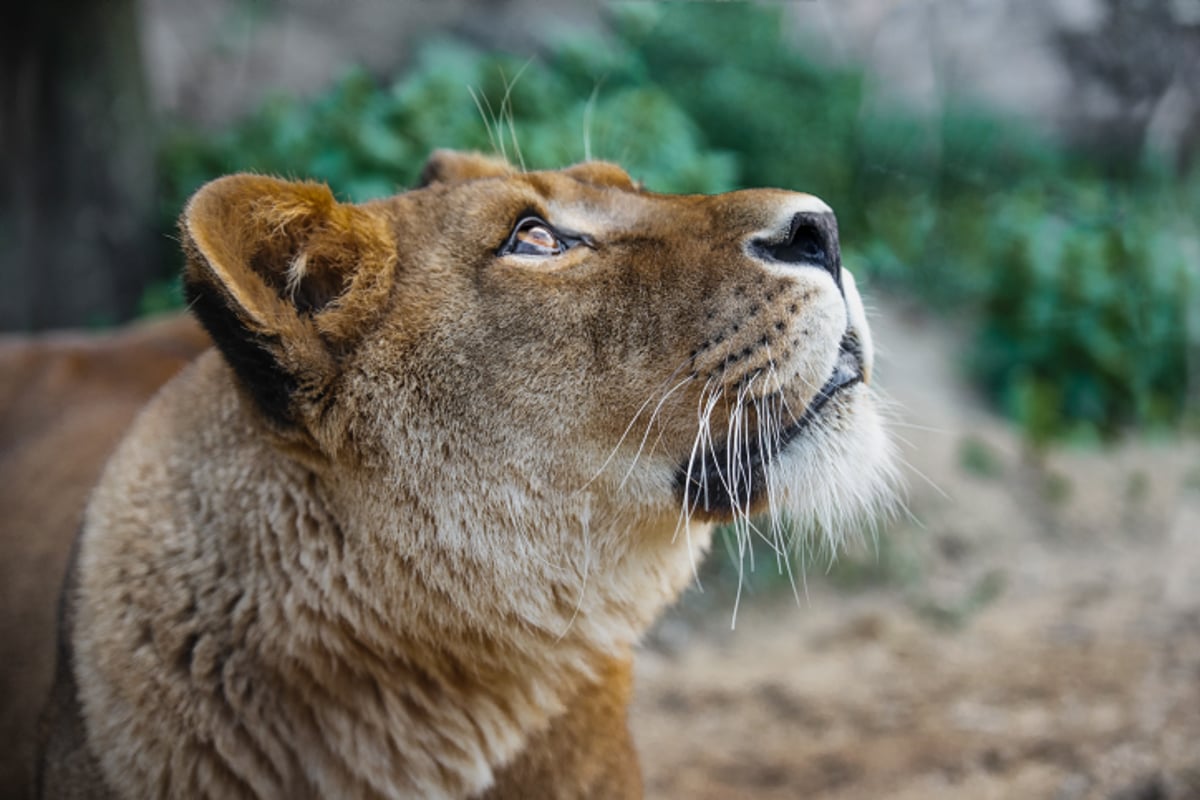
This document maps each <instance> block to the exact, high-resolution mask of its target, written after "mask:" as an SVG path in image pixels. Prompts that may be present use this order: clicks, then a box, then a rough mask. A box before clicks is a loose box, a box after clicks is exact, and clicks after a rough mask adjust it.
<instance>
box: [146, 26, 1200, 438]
mask: <svg viewBox="0 0 1200 800" xmlns="http://www.w3.org/2000/svg"><path fill="white" fill-rule="evenodd" d="M781 22H782V12H781V10H780V9H779V8H771V7H769V6H766V7H760V6H748V5H743V4H725V3H703V4H691V3H679V4H631V5H630V6H628V7H618V8H617V9H616V10H615V11H614V13H613V18H612V24H611V27H610V29H609V31H608V32H607V33H606V34H605V35H604V36H603V37H593V38H591V39H580V40H575V41H567V42H563V43H561V44H560V45H558V46H557V47H556V48H555V49H554V50H553V51H552V52H549V53H547V54H545V55H544V56H543V57H542V58H540V59H536V60H529V61H526V60H522V59H517V58H513V57H511V56H506V55H497V54H489V53H482V52H478V51H476V50H473V49H470V48H468V47H466V46H465V45H461V44H457V43H453V42H434V43H431V44H429V45H428V46H427V47H426V48H425V49H424V51H423V52H422V54H421V55H420V57H419V58H418V59H417V61H416V63H415V64H414V65H413V67H412V69H411V71H410V72H409V73H408V74H407V75H405V76H403V77H401V78H400V79H399V80H397V81H396V82H394V83H392V84H390V85H389V84H382V85H381V84H380V83H379V82H377V81H376V80H375V79H374V78H372V77H371V76H369V75H367V74H365V73H361V72H358V73H354V74H351V75H349V76H348V77H346V78H345V79H344V80H343V81H342V82H341V83H339V84H338V85H337V86H335V87H334V88H333V89H331V90H330V91H329V92H328V93H326V94H325V95H324V96H322V97H319V98H317V99H315V100H312V101H304V102H299V101H294V100H288V99H277V100H274V101H272V102H269V103H267V104H266V105H265V106H264V107H263V108H262V109H261V110H260V111H259V112H258V113H256V114H254V115H253V116H251V117H250V118H249V119H246V120H244V121H242V122H241V123H239V124H237V125H235V126H234V127H232V128H231V129H229V130H227V131H224V132H222V133H219V134H216V135H211V134H207V133H197V132H189V131H179V132H177V133H176V134H175V135H174V136H172V137H170V138H169V141H168V144H167V145H166V146H165V147H164V149H163V151H162V154H161V156H162V169H161V174H162V175H163V176H164V181H165V187H164V189H165V191H164V210H165V217H170V218H172V219H173V217H174V215H175V214H177V213H178V209H179V208H181V207H182V205H183V203H184V201H185V200H186V198H187V196H188V195H189V194H190V193H191V192H192V191H194V190H195V189H196V188H197V187H198V186H199V185H200V184H201V183H202V182H204V181H205V180H208V179H210V178H212V177H215V176H217V175H221V174H224V173H227V172H231V171H236V170H254V171H259V172H266V173H273V174H278V175H283V176H292V177H306V178H315V179H318V180H322V181H326V182H328V183H329V184H330V186H331V187H332V188H333V189H334V191H335V192H336V193H338V194H339V195H340V196H341V197H343V198H346V199H350V200H356V201H357V200H365V199H368V198H372V197H378V196H382V195H387V194H391V193H394V192H396V191H398V190H399V189H400V187H404V186H408V185H411V183H412V182H413V181H414V179H415V178H416V176H417V174H418V172H419V170H420V167H421V164H422V162H423V160H424V158H425V157H426V156H427V154H428V153H429V152H430V151H431V150H433V149H435V148H438V147H455V148H476V149H481V150H494V149H503V150H504V151H505V152H506V153H507V155H508V157H509V158H510V160H512V161H514V162H516V161H518V160H523V161H524V163H525V165H526V166H527V167H529V168H536V167H558V166H562V165H565V164H568V163H571V162H574V161H578V160H582V159H583V158H584V157H585V155H590V156H591V157H594V158H607V159H611V160H614V161H617V162H619V163H621V164H622V165H623V166H625V167H626V168H627V169H628V170H629V171H630V172H631V173H632V174H633V175H634V177H635V178H638V179H640V180H642V181H644V182H645V184H646V186H647V187H649V188H651V189H654V190H658V191H664V192H719V191H725V190H729V189H733V188H737V187H742V186H781V187H785V188H792V189H800V190H803V191H808V192H812V193H814V194H817V195H820V196H821V197H823V198H824V199H826V200H827V201H829V202H830V203H831V204H832V205H833V206H834V207H835V208H836V209H837V210H838V215H839V220H840V225H841V230H842V236H843V240H844V242H843V248H844V257H845V261H846V263H847V266H848V267H850V268H851V269H852V270H853V271H854V272H855V273H856V275H858V276H860V278H866V279H868V280H872V281H873V282H874V283H875V284H876V285H883V286H886V287H889V288H891V289H895V290H901V291H906V292H910V293H912V294H915V295H917V296H919V297H920V298H922V299H923V300H925V301H926V302H927V303H928V305H929V306H930V307H932V308H934V309H937V310H939V311H941V312H944V313H949V314H955V315H959V316H962V317H963V318H965V319H967V320H969V321H972V322H973V324H975V334H974V338H973V341H972V342H971V343H970V346H969V347H968V348H967V353H966V362H967V363H966V367H967V369H968V370H969V372H970V374H971V375H972V376H973V377H974V378H975V379H976V380H977V381H978V383H979V385H980V386H981V387H983V388H984V390H985V391H986V394H987V396H989V397H990V398H992V399H993V400H994V401H995V403H996V404H997V405H998V406H999V407H1000V408H1001V409H1003V410H1004V411H1005V412H1006V413H1007V414H1009V415H1010V416H1012V417H1013V418H1015V419H1017V420H1019V421H1020V422H1021V423H1022V424H1023V425H1024V427H1025V428H1026V430H1027V431H1028V432H1029V434H1030V435H1031V436H1032V437H1033V438H1034V439H1036V440H1044V439H1047V438H1050V437H1057V436H1063V435H1068V436H1072V437H1076V438H1084V439H1102V438H1107V437H1110V436H1112V435H1114V434H1117V433H1119V432H1120V431H1122V430H1124V429H1126V428H1128V427H1130V426H1142V427H1149V428H1155V427H1160V426H1161V427H1166V426H1175V425H1178V424H1179V423H1180V422H1181V421H1183V420H1184V418H1185V416H1187V415H1188V414H1194V413H1195V398H1190V400H1191V401H1192V406H1191V408H1190V409H1189V408H1188V407H1187V406H1188V402H1189V396H1188V363H1187V361H1188V355H1189V352H1195V349H1196V348H1197V347H1198V346H1200V342H1197V341H1195V340H1194V337H1197V336H1200V332H1198V331H1196V330H1192V331H1191V336H1192V337H1193V340H1192V341H1190V342H1189V339H1188V333H1189V332H1188V330H1187V326H1186V314H1187V312H1188V309H1189V307H1190V308H1191V309H1193V310H1195V309H1196V308H1197V306H1198V305H1200V304H1198V303H1197V299H1196V298H1197V296H1198V293H1200V286H1197V282H1198V281H1197V277H1196V272H1195V267H1196V265H1195V264H1191V263H1190V262H1189V260H1188V259H1189V248H1192V250H1191V252H1192V256H1191V257H1192V258H1194V257H1195V255H1194V252H1195V249H1196V247H1197V244H1196V242H1197V234H1196V229H1195V219H1194V217H1195V213H1196V209H1197V207H1198V204H1200V176H1197V175H1196V174H1193V175H1192V176H1191V177H1190V178H1188V179H1180V178H1178V177H1171V176H1169V175H1167V174H1165V173H1160V172H1158V171H1156V170H1155V169H1154V168H1153V167H1143V166H1138V165H1134V166H1131V165H1128V164H1119V165H1113V164H1107V163H1104V162H1102V161H1100V160H1098V159H1092V158H1089V157H1087V156H1086V155H1080V154H1073V153H1070V152H1067V151H1065V150H1063V149H1062V148H1060V147H1058V146H1056V145H1054V144H1051V143H1050V142H1049V141H1047V140H1045V139H1043V138H1040V137H1039V136H1037V135H1035V134H1033V133H1032V132H1031V131H1030V130H1029V129H1028V128H1027V127H1022V126H1021V125H1018V124H1015V123H1011V122H1008V121H1005V120H1004V119H1002V118H1000V117H998V116H996V115H993V114H989V113H986V112H983V111H980V110H978V109H972V108H968V107H965V106H961V105H959V104H953V105H951V106H949V107H947V108H946V109H944V111H943V113H941V114H940V115H938V116H937V117H936V118H930V117H922V116H920V115H918V114H915V113H910V112H908V111H906V110H905V109H903V108H898V107H893V108H888V107H886V106H884V105H883V104H881V103H879V102H878V101H877V98H878V95H879V93H878V92H871V91H869V88H870V87H869V86H868V81H869V78H868V76H867V74H866V73H865V72H863V71H861V70H857V69H849V68H832V67H829V66H827V65H824V64H817V63H816V62H814V61H812V60H810V59H808V58H806V57H805V56H804V55H803V49H802V48H799V47H796V46H795V43H794V42H789V41H788V39H787V36H786V35H785V32H784V29H783V26H782V24H781ZM484 119H486V120H487V122H486V124H485V123H484V121H483V120H484ZM518 144H519V149H518V147H517V145H518ZM1189 209H1190V211H1189ZM174 296H175V295H172V294H171V293H169V292H163V291H161V290H159V294H158V296H157V299H155V298H151V299H150V301H149V304H148V305H149V307H158V306H160V305H164V304H170V303H171V302H173V299H172V298H173V297H174ZM1193 327H1200V326H1193ZM895 346H902V345H895Z"/></svg>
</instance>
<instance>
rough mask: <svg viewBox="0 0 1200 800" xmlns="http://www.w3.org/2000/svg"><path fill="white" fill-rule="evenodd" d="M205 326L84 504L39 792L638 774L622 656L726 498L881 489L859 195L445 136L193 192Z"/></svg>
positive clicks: (746, 500) (573, 785)
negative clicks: (842, 207) (849, 228)
mask: <svg viewBox="0 0 1200 800" xmlns="http://www.w3.org/2000/svg"><path fill="white" fill-rule="evenodd" d="M181 231H182V240H183V246H184V249H185V251H186V254H187V257H188V264H187V267H186V271H185V287H186V291H187V296H188V298H189V304H190V306H191V308H192V309H193V310H194V312H195V314H196V315H197V316H198V317H199V319H200V320H201V322H202V323H203V324H204V326H205V328H206V329H207V330H208V332H209V333H210V334H211V336H212V338H213V340H214V341H215V343H216V345H217V348H216V350H214V351H211V352H209V353H207V354H205V355H203V356H201V357H200V358H199V359H198V360H197V361H196V362H195V363H194V364H193V365H191V366H190V367H188V368H187V369H185V371H184V372H183V373H181V374H180V375H179V376H178V377H176V378H175V379H173V380H172V381H171V382H170V383H168V384H167V386H166V387H165V388H164V389H163V391H162V392H161V393H160V394H159V395H158V396H157V397H156V398H155V399H154V401H153V402H152V403H151V404H150V405H149V406H148V407H147V408H146V409H145V411H144V412H143V413H142V414H141V415H140V417H139V418H138V420H137V421H136V422H135V424H134V425H133V427H132V429H131V430H130V432H129V433H128V435H127V437H126V438H125V440H124V442H123V443H122V444H121V445H120V446H119V447H118V448H117V451H116V452H115V454H114V455H113V457H112V459H111V460H110V462H109V463H108V465H107V467H106V468H105V471H104V474H103V477H102V478H101V480H100V483H99V485H98V487H97V488H96V490H95V492H94V494H93V496H92V498H91V501H90V503H89V505H88V508H87V510H86V513H85V516H84V521H83V527H82V532H81V535H80V537H79V540H78V543H77V553H76V555H75V557H74V566H73V568H72V569H71V572H70V574H69V577H68V581H67V586H66V588H65V590H64V598H63V613H62V623H61V634H60V635H61V640H62V644H61V650H60V663H59V671H58V678H57V682H56V686H55V689H54V693H53V696H52V698H51V702H50V705H49V707H48V710H47V714H46V721H45V725H46V730H47V739H46V742H45V748H44V755H43V758H42V765H41V776H40V791H41V793H42V795H43V796H45V797H55V798H60V797H68V798H69V797H88V798H95V797H105V798H108V797H121V798H145V797H167V798H180V797H193V796H195V797H201V796H205V797H217V798H226V797H271V798H302V797H328V798H360V797H361V798H366V797H476V796H484V797H513V798H531V797H554V798H568V797H636V796H639V795H640V793H641V784H640V777H639V771H638V766H637V760H636V757H635V754H634V752H633V750H632V747H631V744H630V740H629V735H628V731H627V728H626V722H625V714H626V705H627V702H628V700H629V693H630V664H631V650H632V647H633V645H634V643H635V642H636V641H637V639H638V637H639V635H640V634H641V633H642V632H643V631H645V629H646V628H647V626H648V625H649V624H650V623H651V621H652V620H653V619H654V618H655V616H656V614H658V613H659V611H660V610H661V609H662V608H663V607H664V606H665V605H666V604H668V603H670V602H671V601H672V600H673V599H674V598H675V597H676V596H677V595H678V593H679V592H680V591H681V589H682V588H683V587H684V586H685V585H686V584H687V583H688V581H689V578H690V576H691V575H692V570H693V566H694V564H695V562H696V561H697V559H699V558H700V556H701V555H702V553H703V551H704V550H705V549H706V547H707V546H708V541H709V535H710V531H711V529H712V526H713V524H714V523H716V522H720V521H726V520H735V519H736V520H739V521H740V524H742V525H743V526H746V525H748V524H749V523H748V522H747V520H748V519H749V517H750V515H751V514H754V513H757V512H760V511H769V512H771V513H775V514H778V513H782V512H790V513H792V514H796V515H801V516H813V515H816V516H817V517H818V518H819V519H821V520H823V521H825V522H830V521H833V520H835V519H837V518H841V517H844V516H845V515H847V514H853V513H856V512H857V511H859V510H861V509H862V508H864V506H868V505H870V504H871V503H872V502H874V501H875V500H877V499H879V498H880V497H882V496H883V495H884V493H885V492H886V489H885V485H886V481H885V480H884V477H883V476H884V474H885V472H886V470H887V464H888V461H887V447H886V444H885V439H884V436H883V433H882V430H881V426H880V423H879V421H878V419H877V416H876V412H875V411H874V409H873V406H872V400H871V396H870V393H869V391H868V389H867V387H866V386H865V384H866V382H867V381H868V379H869V378H870V372H871V360H872V355H871V354H872V349H871V338H870V334H869V332H868V329H867V325H866V322H865V320H864V316H863V309H862V304H861V302H860V300H859V297H858V294H857V292H856V290H855V286H854V281H853V279H852V278H851V276H850V275H849V274H848V273H847V272H845V271H844V270H842V268H841V265H840V257H839V250H838V240H837V234H836V226H835V222H834V217H833V214H832V213H831V212H830V210H829V208H828V207H827V206H825V204H824V203H822V202H821V201H819V200H817V199H816V198H814V197H811V196H809V195H804V194H794V193H790V192H784V191H777V190H756V191H741V192H733V193H730V194H725V195H719V196H712V197H709V196H667V195H658V194H654V193H651V192H647V191H644V190H642V189H641V188H640V187H638V186H637V185H636V184H635V183H634V182H633V181H632V180H631V179H630V178H629V176H628V175H626V173H625V172H623V171H622V170H621V169H619V168H618V167H616V166H614V165H612V164H607V163H585V164H581V165H578V166H575V167H571V168H569V169H565V170H562V171H557V172H533V173H520V172H517V171H514V170H513V169H511V168H510V167H509V166H508V165H507V164H504V163H502V162H499V161H497V160H493V159H490V158H485V157H482V156H477V155H469V154H458V153H451V152H438V153H436V154H435V155H434V156H433V157H432V158H431V160H430V162H429V163H428V165H427V166H426V168H425V171H424V174H423V185H422V186H421V187H420V188H418V189H415V190H413V191H410V192H407V193H405V194H401V195H399V196H397V197H393V198H390V199H387V200H381V201H376V202H370V203H365V204H362V205H345V204H339V203H337V202H335V200H334V198H333V197H332V195H331V194H330V192H329V190H328V189H326V188H325V187H323V186H320V185H316V184H312V183H289V182H284V181H280V180H274V179H271V178H265V177H259V176H254V175H236V176H232V177H228V178H223V179H220V180H217V181H214V182H213V183H210V184H208V185H207V186H205V187H204V188H202V189H201V190H200V191H199V192H198V193H197V194H196V195H195V196H194V197H193V198H192V200H191V201H190V203H189V204H188V206H187V208H186V210H185V212H184V214H183V218H182V220H181Z"/></svg>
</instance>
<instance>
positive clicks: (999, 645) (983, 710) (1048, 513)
mask: <svg viewBox="0 0 1200 800" xmlns="http://www.w3.org/2000/svg"><path fill="white" fill-rule="evenodd" d="M874 325H875V328H876V331H877V336H878V337H879V339H880V341H882V342H884V343H891V344H890V347H886V349H885V352H884V353H883V355H882V357H881V364H880V383H881V384H882V385H883V387H884V388H885V389H887V390H888V392H889V394H890V395H891V396H892V397H893V398H894V399H895V400H896V402H897V404H898V405H899V406H900V407H901V409H902V410H900V411H899V412H898V415H899V416H900V418H901V419H900V421H899V422H898V423H897V425H896V427H895V431H896V433H897V434H898V435H900V436H902V437H903V438H904V439H905V440H907V443H906V444H904V445H903V448H902V449H903V453H904V457H905V459H906V460H907V461H908V462H910V463H911V465H912V468H911V469H910V471H909V477H908V482H909V484H910V492H909V497H908V506H909V508H910V509H911V511H912V516H913V519H908V518H905V520H904V521H902V522H900V523H897V524H894V525H892V526H889V527H888V528H887V529H886V530H884V531H883V532H881V534H880V538H879V540H878V543H877V544H875V545H872V544H870V543H869V541H868V542H867V543H866V544H864V545H861V546H859V547H858V548H855V549H853V550H852V551H851V552H849V553H847V554H845V555H844V556H843V558H842V559H841V561H840V562H839V564H838V565H835V566H834V567H833V568H832V569H831V570H829V572H828V574H826V571H825V568H824V565H823V564H817V565H810V566H809V569H808V580H807V583H808V592H807V598H805V597H802V598H801V601H800V603H799V605H797V603H796V601H795V600H794V599H793V597H792V595H791V593H790V592H789V591H787V590H786V589H785V590H783V591H779V590H778V588H777V590H775V591H771V590H769V589H768V588H767V587H765V586H763V587H762V588H760V590H759V591H756V592H754V593H753V594H752V595H750V596H744V597H743V600H742V604H741V610H740V612H739V614H738V618H737V625H736V629H735V630H732V631H731V630H730V620H731V612H732V609H733V597H734V595H733V587H732V586H731V585H730V584H729V582H728V581H727V580H725V581H723V580H722V579H720V578H719V577H716V576H713V577H710V579H709V580H708V581H707V582H706V587H705V591H704V592H693V593H691V594H690V595H689V596H688V597H686V598H685V600H684V602H683V603H681V605H680V607H679V608H678V609H676V610H675V611H674V612H673V613H672V614H671V615H670V616H669V617H668V618H667V619H665V620H664V621H663V622H662V624H661V625H660V626H659V627H658V628H657V629H656V630H655V631H654V633H653V634H652V635H651V636H650V637H649V638H648V640H647V642H646V644H645V646H644V647H643V652H642V653H641V656H640V662H639V666H638V681H639V684H638V697H637V701H636V704H635V708H634V711H633V718H632V724H633V727H634V731H635V735H636V737H637V739H638V743H639V747H640V749H641V752H642V756H643V769H644V771H645V774H646V779H647V794H648V796H650V797H665V798H742V797H745V798H795V797H805V798H822V799H825V798H828V800H834V798H837V800H851V799H852V798H853V799H858V798H863V799H865V798H921V799H922V800H938V799H939V798H1055V799H1061V800H1070V799H1073V798H1111V799H1112V800H1118V799H1119V800H1158V799H1165V798H1200V448H1198V447H1197V444H1196V443H1195V442H1190V443H1189V442H1182V443H1181V442H1158V443H1147V442H1139V443H1129V444H1125V445H1123V446H1121V447H1119V448H1117V449H1116V450H1112V451H1101V450H1089V451H1083V452H1078V451H1058V452H1051V453H1049V454H1044V455H1038V454H1035V453H1032V452H1030V451H1029V450H1028V449H1027V448H1026V447H1025V446H1023V444H1022V443H1021V440H1020V439H1019V437H1018V436H1017V435H1016V434H1015V432H1014V431H1012V430H1011V429H1010V428H1009V427H1007V426H1006V425H1005V424H1004V423H1002V422H1000V421H998V420H996V419H995V418H994V417H992V416H991V415H989V414H987V413H986V412H984V411H982V410H981V409H980V407H979V404H978V402H977V401H976V400H975V399H974V398H972V397H971V396H970V394H969V393H968V392H967V391H966V390H965V389H964V388H963V386H962V385H961V384H960V382H959V381H958V380H957V379H956V376H955V373H954V368H953V365H954V360H955V358H956V355H955V353H954V351H953V350H952V348H951V346H950V342H951V341H953V339H954V337H953V336H952V335H950V336H948V335H947V334H946V331H945V330H944V328H941V327H939V326H934V325H928V324H925V323H923V322H922V321H921V320H920V319H919V318H917V317H914V316H912V315H906V314H905V313H904V312H902V311H898V310H896V309H894V308H893V307H892V306H891V305H890V304H889V305H887V306H885V307H884V310H883V311H881V312H880V313H879V314H878V317H877V318H876V319H875V320H874ZM921 475H923V476H924V477H921ZM935 486H936V488H935ZM723 557H724V556H723V555H722V554H721V553H720V552H717V553H714V558H717V559H719V558H723ZM759 583H760V584H770V583H774V584H775V585H776V586H777V587H778V584H779V583H780V581H778V580H777V579H776V580H774V581H769V580H760V581H759ZM752 588H753V587H752Z"/></svg>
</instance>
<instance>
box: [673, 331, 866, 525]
mask: <svg viewBox="0 0 1200 800" xmlns="http://www.w3.org/2000/svg"><path fill="white" fill-rule="evenodd" d="M862 381H863V371H862V348H861V345H860V344H859V341H858V337H857V336H856V335H855V334H854V333H853V332H848V333H847V334H846V335H845V336H844V337H843V338H842V341H841V343H840V345H839V346H838V357H837V361H836V363H835V364H834V367H833V371H832V373H831V374H830V376H829V379H828V380H826V381H825V384H824V385H823V386H822V387H821V388H820V390H819V391H817V393H816V394H815V395H814V396H813V398H812V400H810V401H809V403H808V406H807V407H806V408H805V409H804V411H803V413H801V414H800V415H799V416H798V417H795V418H790V419H789V421H788V424H786V425H776V426H771V429H770V430H767V431H764V430H762V429H761V426H758V425H754V426H751V427H752V428H753V435H748V436H745V437H743V438H742V439H741V441H740V442H739V443H738V444H737V445H731V443H730V442H728V441H725V442H722V443H720V444H719V445H718V446H716V447H710V448H706V449H705V451H704V452H703V453H701V454H700V455H699V456H696V457H692V458H689V459H688V461H686V462H684V463H683V464H682V465H681V466H680V468H679V471H678V473H677V475H676V487H677V489H678V491H679V492H680V494H681V495H682V496H683V497H684V498H685V500H686V503H687V506H688V510H689V512H690V513H696V512H703V513H706V514H712V515H717V516H727V515H729V514H732V513H733V511H734V509H748V510H752V506H753V503H754V500H755V499H756V498H757V497H758V496H759V495H760V494H761V493H762V492H763V490H764V489H765V487H766V480H765V468H766V467H767V466H768V465H769V464H770V463H771V462H773V461H774V460H775V459H776V458H777V457H778V456H779V454H780V453H782V452H783V451H784V450H786V449H787V447H788V446H789V445H790V444H791V443H792V442H793V441H795V440H796V439H797V438H799V437H800V436H801V435H803V434H804V432H805V431H807V430H808V429H809V428H810V427H811V426H812V424H813V422H814V420H816V419H817V417H818V416H819V415H820V414H821V412H822V410H823V409H824V408H825V407H826V406H827V405H828V404H829V401H830V400H832V399H833V398H834V397H836V396H837V395H838V394H840V393H841V392H844V391H846V390H847V389H849V388H851V387H853V386H855V385H856V384H858V383H861V382H862ZM772 399H774V400H776V401H779V394H778V393H777V394H776V395H773V396H771V397H768V398H764V400H762V401H760V403H762V402H770V401H771V400H772Z"/></svg>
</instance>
